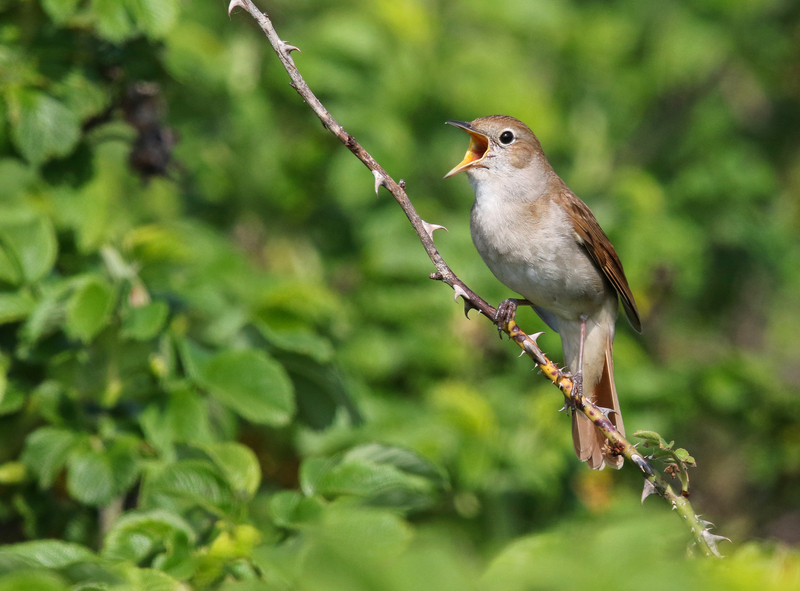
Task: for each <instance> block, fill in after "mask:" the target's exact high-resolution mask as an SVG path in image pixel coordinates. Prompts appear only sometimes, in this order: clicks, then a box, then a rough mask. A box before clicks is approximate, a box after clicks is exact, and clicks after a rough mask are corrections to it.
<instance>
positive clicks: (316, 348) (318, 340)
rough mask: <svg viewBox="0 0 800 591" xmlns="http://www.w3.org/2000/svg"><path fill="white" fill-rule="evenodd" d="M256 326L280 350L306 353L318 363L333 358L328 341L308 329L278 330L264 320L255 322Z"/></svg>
mask: <svg viewBox="0 0 800 591" xmlns="http://www.w3.org/2000/svg"><path fill="white" fill-rule="evenodd" d="M256 328H257V329H258V330H259V332H260V333H261V335H262V336H263V337H264V338H265V339H266V340H267V341H268V342H269V344H270V345H272V346H273V347H276V348H277V349H280V350H282V351H288V352H291V353H299V354H301V355H308V356H309V357H311V358H313V359H315V360H316V361H318V362H320V363H328V362H329V361H330V360H331V359H332V358H333V347H332V346H331V343H330V341H328V340H327V339H325V338H323V337H321V336H319V335H317V334H314V333H312V332H310V331H300V330H298V331H291V332H279V331H276V330H273V329H272V328H270V326H269V325H268V324H267V323H266V322H257V323H256Z"/></svg>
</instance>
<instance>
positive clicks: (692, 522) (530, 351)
mask: <svg viewBox="0 0 800 591" xmlns="http://www.w3.org/2000/svg"><path fill="white" fill-rule="evenodd" d="M236 7H240V8H243V9H244V10H246V11H247V12H248V13H250V15H251V16H252V17H253V18H254V19H255V20H256V22H257V23H258V24H259V26H260V27H261V30H262V31H264V34H265V35H266V36H267V39H268V40H269V43H270V45H272V48H273V49H274V50H275V53H276V54H277V55H278V58H279V59H280V61H281V63H282V64H283V67H284V68H285V69H286V72H287V73H288V74H289V78H290V79H291V83H290V85H291V86H292V88H294V89H295V90H296V91H297V93H298V94H299V95H300V96H301V97H302V99H303V100H304V101H305V102H306V104H308V106H309V107H310V108H311V110H312V111H313V112H314V113H315V114H316V115H317V117H319V119H320V121H322V124H323V125H324V126H325V128H326V129H328V130H329V131H330V132H331V133H333V134H334V135H335V136H336V137H337V138H338V139H339V140H340V141H341V142H342V143H343V144H344V145H345V146H346V147H347V148H348V149H349V150H350V151H351V152H352V153H353V154H354V155H355V156H356V158H358V159H359V160H360V161H361V162H362V163H363V164H364V165H365V166H366V167H367V168H368V169H369V170H370V171H371V172H372V174H373V176H374V179H375V192H376V193H377V192H378V190H379V189H380V187H385V188H386V189H387V190H388V191H389V192H390V193H391V194H392V196H393V197H394V198H395V200H396V201H397V203H398V204H399V205H400V207H401V208H402V209H403V212H404V213H405V214H406V217H408V220H409V222H411V226H412V227H413V228H414V231H416V233H417V236H418V237H419V240H420V242H421V243H422V246H423V247H424V248H425V252H426V253H427V254H428V257H429V258H430V259H431V262H432V263H433V264H434V266H435V267H436V272H434V273H431V275H430V278H431V279H433V280H436V281H441V282H443V283H445V284H447V285H449V286H450V287H452V288H453V290H454V292H455V298H456V299H458V298H459V297H460V298H462V299H463V300H464V311H465V313H468V312H469V311H470V310H472V309H475V310H478V311H479V312H480V313H481V314H483V315H484V316H486V317H487V318H489V319H490V320H492V322H494V323H495V324H497V325H498V326H499V327H500V328H501V329H502V330H503V331H504V332H505V333H506V334H507V335H508V336H509V337H510V338H511V339H512V340H513V341H514V342H515V343H517V345H518V346H519V347H520V348H521V349H522V350H523V352H524V353H525V354H527V355H528V356H529V357H530V358H531V359H532V360H533V361H534V362H535V363H536V365H538V366H539V369H541V371H542V373H543V374H544V376H545V377H546V378H547V379H549V380H550V381H552V382H553V383H554V384H555V385H556V386H557V387H558V388H559V390H561V392H562V393H563V395H564V397H565V399H566V401H567V403H568V404H569V405H570V406H572V407H574V408H575V409H576V410H577V411H578V412H581V413H583V414H585V415H586V417H587V418H588V419H589V420H590V421H592V422H593V423H594V424H595V425H596V426H597V428H598V429H600V430H601V431H602V432H603V434H604V435H605V436H606V438H608V441H609V445H610V446H611V448H612V449H613V450H615V452H616V453H618V454H619V455H622V456H624V457H625V458H626V459H627V460H628V461H629V462H630V463H631V464H633V465H634V466H636V467H637V468H638V469H639V470H640V471H641V472H642V475H643V476H644V478H645V481H646V484H645V494H644V495H643V499H642V500H644V497H646V496H648V495H649V494H652V493H653V492H655V493H658V494H659V495H661V496H662V497H663V498H664V499H666V500H667V501H668V502H670V503H671V505H672V507H673V508H674V509H675V510H676V511H677V512H678V514H679V515H680V516H681V517H682V518H683V520H684V521H685V522H686V523H687V525H688V527H689V528H690V530H691V531H692V535H693V537H694V539H695V543H696V545H697V546H698V547H699V549H700V551H701V552H702V553H703V554H705V555H706V556H720V554H719V551H718V550H717V547H716V546H717V542H718V541H719V540H721V539H725V538H722V537H721V536H716V535H714V534H711V533H710V532H709V529H708V528H709V527H710V524H709V523H708V522H706V521H704V520H702V519H700V518H699V517H698V516H697V515H696V514H695V512H694V510H693V509H692V506H691V503H689V500H688V499H687V498H686V497H685V496H682V495H679V494H676V493H675V491H674V490H673V489H672V487H671V486H670V485H669V483H668V482H667V481H666V480H665V479H664V478H663V476H662V475H661V474H660V473H659V472H658V471H657V470H655V469H654V468H653V466H652V464H651V463H650V461H649V460H648V459H647V458H645V457H644V456H643V455H642V454H641V453H640V452H639V451H638V450H637V449H636V448H635V447H634V446H633V445H632V444H631V443H630V442H629V441H628V440H627V439H625V438H624V437H623V436H622V435H621V434H620V432H619V431H617V429H616V427H614V424H613V423H612V422H611V421H610V420H609V419H608V417H607V416H606V415H605V414H603V411H602V410H601V409H600V408H599V407H597V406H596V405H594V404H593V403H592V402H591V401H590V400H589V399H588V398H586V397H585V396H582V395H580V396H573V395H572V390H573V386H574V383H573V380H572V376H570V375H569V374H568V373H566V372H563V371H561V370H560V369H559V368H558V367H557V366H556V364H555V363H553V362H552V361H551V360H550V359H548V358H547V356H546V355H545V354H544V353H543V352H542V350H541V349H540V348H539V346H538V345H537V344H536V338H537V337H538V336H539V335H540V334H541V333H538V334H536V335H533V336H530V335H528V334H526V333H525V332H523V331H522V330H521V329H520V328H519V326H517V324H516V322H514V321H513V320H511V321H509V322H507V323H506V322H502V321H500V320H497V319H496V314H497V310H496V309H495V308H493V307H492V306H490V305H489V304H488V303H487V302H486V301H485V300H483V299H482V298H481V297H480V296H478V295H477V294H476V293H475V292H473V291H472V290H471V289H469V287H467V286H466V284H464V282H463V281H461V280H460V279H459V278H458V277H457V276H456V274H455V273H453V271H452V270H451V269H450V267H449V266H448V265H447V263H445V261H444V259H443V258H442V256H441V255H440V254H439V251H438V250H437V248H436V246H435V245H434V243H433V230H435V229H438V228H441V227H442V226H437V225H434V224H429V223H427V222H425V221H423V220H422V218H420V216H419V214H418V213H417V211H416V209H414V206H413V205H412V204H411V201H410V200H409V198H408V195H407V194H406V191H405V183H404V182H402V181H400V182H399V183H397V182H395V180H394V179H393V178H392V177H391V176H390V175H389V174H388V173H387V172H386V171H385V170H384V169H383V167H382V166H381V165H380V164H378V162H377V161H376V160H375V159H374V158H373V157H372V156H371V155H370V154H369V153H368V152H367V151H366V150H365V149H364V148H362V147H361V145H360V144H359V143H358V142H357V141H356V139H355V138H354V137H353V136H352V135H350V134H349V133H347V131H345V129H344V128H343V127H342V126H341V125H339V123H337V122H336V120H335V119H334V118H333V117H332V116H331V114H330V113H329V112H328V110H327V109H326V108H325V106H324V105H323V104H322V103H321V102H320V101H319V99H318V98H317V97H316V96H315V95H314V93H313V92H311V89H310V88H309V87H308V85H307V84H306V82H305V80H304V79H303V77H302V76H301V75H300V72H299V71H298V69H297V67H296V66H295V63H294V60H293V59H292V57H291V52H292V51H299V50H298V49H297V47H294V46H293V45H288V44H287V43H286V42H285V41H283V40H282V39H281V38H280V37H279V36H278V34H277V33H276V32H275V29H274V27H273V26H272V22H271V21H270V20H269V17H267V15H266V14H264V13H262V12H261V11H260V10H258V8H256V6H255V4H253V2H252V1H251V0H232V1H231V3H230V5H229V6H228V14H229V15H230V13H231V11H232V10H233V9H234V8H236Z"/></svg>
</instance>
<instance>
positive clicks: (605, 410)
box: [597, 406, 617, 420]
mask: <svg viewBox="0 0 800 591" xmlns="http://www.w3.org/2000/svg"><path fill="white" fill-rule="evenodd" d="M597 408H598V409H599V410H600V412H601V413H603V416H604V417H605V418H607V419H608V415H610V414H611V413H612V412H617V411H615V410H614V409H613V408H605V407H604V406H598V407H597ZM609 420H611V419H609Z"/></svg>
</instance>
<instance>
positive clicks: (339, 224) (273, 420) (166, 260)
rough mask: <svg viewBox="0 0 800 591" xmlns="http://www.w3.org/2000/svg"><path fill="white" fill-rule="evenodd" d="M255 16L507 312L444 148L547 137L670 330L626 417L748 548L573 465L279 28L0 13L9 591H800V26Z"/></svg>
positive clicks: (85, 12) (565, 16) (652, 329)
mask: <svg viewBox="0 0 800 591" xmlns="http://www.w3.org/2000/svg"><path fill="white" fill-rule="evenodd" d="M259 7H260V8H261V9H263V10H266V11H267V12H268V13H269V14H270V16H271V17H272V19H273V21H274V23H275V26H276V28H277V29H278V32H279V33H280V35H281V36H282V38H284V39H287V40H288V41H289V42H290V43H292V44H294V45H297V46H299V47H300V48H301V49H302V50H303V53H302V54H297V53H295V54H294V56H295V60H296V62H297V64H298V66H299V67H300V69H301V72H302V73H303V74H304V76H305V77H306V79H307V81H308V83H309V84H310V86H311V87H312V89H313V90H314V91H315V92H316V93H317V94H318V96H319V97H320V98H321V99H322V101H323V102H324V103H325V105H326V106H327V107H328V108H329V109H330V110H331V112H332V113H333V115H334V117H336V118H337V120H338V121H339V122H340V123H342V124H343V125H344V126H345V128H346V129H347V130H348V131H349V132H351V133H352V134H353V135H354V136H355V137H356V138H357V139H358V140H359V141H360V142H361V143H362V145H363V146H364V147H365V148H367V149H368V150H369V151H370V152H371V153H372V154H373V155H374V156H375V157H376V158H377V159H378V160H379V161H380V162H381V163H382V164H383V165H384V167H385V168H386V169H387V170H388V171H389V172H390V174H392V175H394V176H395V178H400V177H402V178H404V179H405V181H406V183H407V186H408V191H409V193H410V195H411V196H412V199H413V200H414V203H415V205H416V206H417V208H418V209H419V211H420V213H421V215H422V217H423V218H424V219H426V220H428V221H430V222H434V223H440V224H444V225H446V226H447V227H448V228H449V230H450V232H449V233H437V236H436V239H437V245H438V246H439V248H440V249H441V252H442V254H443V255H444V256H445V258H446V260H447V261H448V263H449V264H450V265H451V266H452V268H453V269H454V270H455V271H456V272H457V273H458V274H459V276H460V277H461V278H462V279H464V280H465V281H466V282H467V283H468V284H469V285H470V286H471V287H472V288H473V289H475V290H476V291H477V292H478V293H480V294H482V295H483V296H484V297H486V298H487V299H489V300H490V301H493V302H497V301H499V300H501V299H503V298H505V297H508V296H509V295H510V294H509V293H508V292H507V291H506V290H505V289H504V288H503V287H502V286H501V285H499V284H498V283H497V282H496V281H495V280H494V279H493V278H492V277H491V275H490V273H489V272H488V270H487V269H486V268H485V267H483V265H482V263H481V262H480V260H479V257H478V256H477V254H476V253H475V252H474V249H473V248H472V246H471V244H470V239H469V231H468V213H469V207H470V205H471V198H472V197H471V191H470V189H469V187H468V186H467V184H466V182H465V181H464V180H463V179H455V180H451V181H447V182H444V181H442V180H441V177H442V175H443V174H444V173H445V172H446V171H447V170H449V169H450V168H451V167H452V165H453V164H454V163H455V162H457V161H458V159H459V158H460V156H461V154H462V153H463V150H464V149H465V147H466V140H465V138H464V137H463V136H462V135H461V134H458V133H456V132H454V131H453V130H452V129H450V128H446V127H445V126H444V125H443V122H444V121H445V120H447V119H452V118H456V119H464V120H469V119H473V118H475V117H479V116H483V115H488V114H492V113H505V114H509V115H514V116H516V117H518V118H520V119H522V120H524V121H526V122H527V123H528V124H529V125H530V126H531V127H532V129H534V131H535V132H536V133H537V134H538V135H539V137H540V139H541V141H542V144H543V145H544V147H545V150H546V151H547V153H548V156H549V157H550V160H551V162H552V163H553V164H554V166H555V167H556V170H557V171H558V172H559V173H560V174H561V175H562V176H563V177H564V178H565V180H566V181H567V182H568V184H569V185H570V186H571V187H572V188H573V190H575V192H576V193H578V194H579V195H580V196H581V197H583V198H584V200H585V201H587V202H588V203H589V205H590V206H591V207H592V208H593V210H594V212H595V214H596V215H597V217H598V219H599V221H600V223H601V224H602V225H603V227H604V228H605V230H606V231H607V233H608V234H609V235H610V237H611V238H612V241H613V242H614V243H615V245H616V246H617V249H618V251H619V253H620V256H621V258H622V260H623V262H624V264H625V268H626V272H627V274H628V277H629V280H630V283H631V286H632V288H633V290H634V294H635V296H636V299H637V302H638V303H639V306H640V309H641V310H642V313H643V317H644V328H645V333H644V335H643V336H642V337H639V336H636V335H634V334H633V333H632V331H631V330H630V329H629V328H628V327H627V326H624V325H623V323H622V322H620V325H619V329H618V336H617V340H616V355H615V361H616V371H617V383H618V387H619V390H620V396H621V399H622V405H623V407H624V410H625V413H626V423H627V424H628V426H629V429H630V431H631V432H633V431H634V430H636V429H647V430H656V431H659V432H661V433H662V434H664V436H665V437H667V439H669V440H673V439H674V440H675V441H676V442H677V445H678V446H680V447H685V448H686V449H688V450H689V451H690V452H691V454H692V456H693V457H694V458H695V459H696V460H697V464H698V467H697V468H696V469H694V471H693V472H692V475H691V478H692V487H691V488H692V500H693V503H694V505H695V508H696V509H697V510H699V511H702V512H703V513H704V516H705V517H706V518H708V519H711V520H712V521H715V522H717V523H718V524H719V525H720V532H721V533H723V534H725V535H727V536H730V537H731V538H733V540H734V545H732V546H731V545H723V547H722V550H723V552H724V553H729V554H732V557H731V558H729V559H727V560H725V561H722V562H718V563H705V562H698V561H692V560H689V561H687V560H686V559H685V557H684V554H685V550H686V545H687V543H688V541H689V539H688V538H689V536H688V533H687V531H686V530H685V529H683V527H682V524H680V523H679V522H678V520H677V519H675V517H674V515H673V514H670V512H669V511H668V510H667V507H666V506H665V505H664V504H659V501H658V500H654V499H651V500H649V501H648V502H647V504H646V505H645V507H644V508H641V507H640V506H639V503H638V494H639V490H640V488H639V487H640V486H641V484H642V482H641V478H640V477H639V476H638V475H637V474H635V472H634V471H633V470H630V471H627V470H623V471H622V472H620V473H614V474H610V473H609V472H608V471H605V472H601V473H593V472H589V471H588V470H586V468H585V467H584V466H582V465H579V463H578V462H577V461H576V460H575V458H574V456H573V453H572V448H571V444H570V434H569V427H568V424H569V423H568V421H567V420H566V419H565V418H564V417H563V415H561V414H558V413H557V412H556V411H557V409H558V408H559V406H560V405H561V399H560V394H558V392H557V391H556V390H554V389H553V388H552V387H551V386H548V384H546V383H545V382H544V381H543V380H541V379H539V378H537V377H536V376H535V375H534V374H533V373H531V371H530V369H531V365H530V363H529V362H528V361H526V360H518V359H517V358H516V357H517V351H516V347H514V346H512V345H511V344H509V343H508V342H503V341H500V340H498V339H497V337H496V333H495V331H494V330H493V328H492V327H491V326H490V325H489V324H488V323H487V322H485V321H482V320H481V319H480V318H473V319H472V320H471V321H467V320H465V319H464V317H463V313H462V309H461V306H460V305H454V304H453V303H452V300H451V297H452V294H451V293H450V292H449V291H448V290H447V289H446V288H444V287H443V286H442V285H439V284H435V283H434V282H431V281H429V280H428V279H427V274H428V273H429V272H430V271H431V270H432V268H431V265H430V263H429V261H428V260H427V258H426V257H425V255H424V252H423V250H422V248H421V247H420V246H419V244H418V242H417V240H416V237H415V236H414V234H413V232H412V231H411V229H410V227H409V226H408V223H407V221H406V219H405V217H404V216H403V214H402V212H401V211H400V210H399V209H398V208H397V206H396V204H395V203H394V202H393V201H392V200H390V199H388V198H387V197H386V195H385V194H384V193H381V195H380V196H379V198H378V199H376V198H375V196H374V194H373V192H372V177H371V176H370V174H369V172H368V171H367V170H366V169H365V168H364V167H363V166H362V165H361V164H360V163H359V162H358V161H356V160H355V159H354V158H353V157H352V155H351V154H350V153H349V152H348V151H347V150H346V149H344V148H343V147H342V146H341V145H338V144H337V142H336V141H335V139H334V138H333V137H332V136H330V134H328V133H327V132H326V131H325V130H324V129H322V127H321V126H320V125H319V124H318V123H317V121H316V119H315V118H314V116H313V115H312V114H311V112H310V110H309V109H308V108H307V106H306V105H304V104H303V103H302V101H301V100H300V99H299V98H298V97H297V95H296V94H295V92H294V91H293V90H292V89H291V88H290V87H289V86H288V84H287V82H288V79H287V77H286V74H285V72H284V71H283V69H282V68H281V66H280V64H279V62H278V61H277V60H276V59H275V57H274V55H273V54H272V51H271V49H270V48H269V46H268V45H267V43H266V41H265V40H264V38H263V35H262V33H261V32H260V31H259V30H258V29H257V27H256V25H255V23H254V22H253V20H252V19H251V18H250V17H249V16H248V15H246V14H245V13H244V12H242V11H239V10H235V11H234V13H233V18H232V21H229V20H228V19H227V17H226V15H225V6H224V5H223V4H222V3H219V2H217V3H214V2H200V1H197V0H196V1H194V2H179V1H178V0H92V1H91V2H90V1H88V0H0V97H1V98H0V522H2V527H0V542H2V543H3V545H2V546H0V590H18V589H19V590H21V589H42V590H49V589H53V590H58V589H73V588H81V589H179V588H187V587H181V585H186V586H190V587H191V588H196V589H225V590H231V591H232V590H240V591H244V590H256V589H258V590H261V589H325V590H331V589H347V590H354V589H397V590H402V589H421V588H436V589H465V588H480V589H504V590H509V589H511V590H513V589H545V588H548V589H552V588H577V587H578V586H579V585H591V586H592V587H587V588H593V586H596V585H597V581H599V580H602V578H603V577H608V579H609V581H610V582H609V583H608V585H611V586H613V587H615V588H620V589H629V588H630V589H634V588H636V589H638V588H641V586H642V585H644V584H646V583H648V582H649V583H651V584H652V580H653V578H654V577H658V578H659V579H661V580H667V579H669V580H671V581H675V584H676V585H681V586H682V587H683V588H686V589H726V590H727V589H748V590H749V589H753V588H755V587H756V586H758V587H759V588H764V589H776V590H777V589H781V590H784V589H790V588H798V587H800V554H798V552H797V551H796V550H793V549H791V545H792V544H797V543H800V536H799V535H798V532H800V500H799V499H800V435H798V434H800V410H798V409H800V407H799V406H798V404H797V400H798V396H799V395H800V371H799V370H800V336H798V335H800V320H798V319H799V318H800V298H798V295H797V294H798V293H800V241H799V240H798V229H800V207H799V206H798V204H799V203H800V118H798V113H800V83H798V81H800V77H798V68H799V67H800V37H799V36H798V30H800V6H798V5H797V4H796V3H791V2H788V1H786V0H772V1H769V2H752V1H748V0H737V1H734V2H731V1H719V0H702V1H697V2H684V1H678V0H675V1H669V2H650V1H647V2H640V1H636V0H617V1H615V2H604V3H601V2H585V1H578V0H574V1H571V2H553V1H548V0H537V1H530V0H526V1H524V2H521V1H514V0H499V1H497V2H492V3H485V2H481V1H479V0H463V1H461V2H422V1H421V0H391V1H389V0H369V1H366V0H364V1H356V2H351V3H337V4H333V3H328V2H322V1H319V0H301V1H297V0H295V1H292V2H290V1H288V0H275V1H274V2H271V3H267V2H266V0H259ZM520 322H521V324H522V325H523V328H525V329H526V330H529V331H530V332H533V331H535V330H537V329H541V328H542V324H541V323H540V322H539V321H538V319H536V318H535V316H534V315H533V314H532V313H528V312H526V311H522V312H521V314H520ZM540 343H541V344H542V345H543V347H544V349H545V350H546V351H547V352H548V353H551V354H553V355H554V356H555V357H558V354H557V351H559V350H560V344H559V341H558V338H557V336H555V335H552V334H548V335H545V336H544V337H542V339H541V341H540ZM748 540H751V541H748ZM759 540H761V541H759ZM765 540H769V541H765ZM611 581H613V582H611Z"/></svg>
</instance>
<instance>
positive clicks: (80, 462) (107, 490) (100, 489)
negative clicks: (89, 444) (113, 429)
mask: <svg viewBox="0 0 800 591" xmlns="http://www.w3.org/2000/svg"><path fill="white" fill-rule="evenodd" d="M135 451H136V439H135V438H133V437H120V438H118V439H117V440H115V441H114V442H113V443H111V444H110V445H109V446H108V448H107V449H105V450H97V449H80V450H74V451H73V452H72V454H70V456H69V458H68V460H67V490H68V491H69V493H70V495H71V496H72V497H73V498H75V499H76V500H78V501H80V502H82V503H85V504H87V505H106V504H108V503H109V502H110V501H111V500H112V499H113V498H115V497H117V496H119V495H121V494H123V493H125V492H126V491H127V490H128V489H129V488H130V487H131V486H132V485H133V483H134V482H135V481H136V478H137V476H138V474H139V470H138V466H137V463H136V459H135V455H134V454H135Z"/></svg>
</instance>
